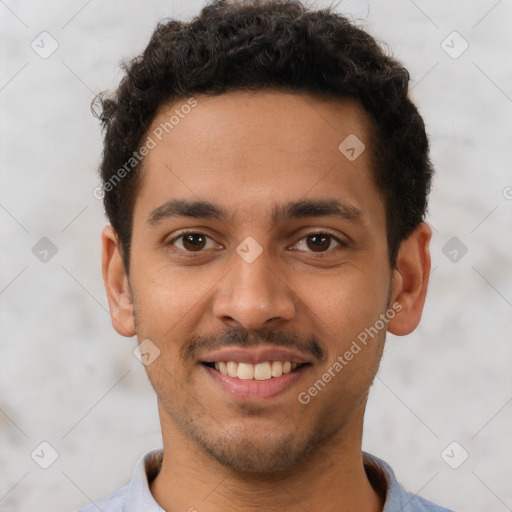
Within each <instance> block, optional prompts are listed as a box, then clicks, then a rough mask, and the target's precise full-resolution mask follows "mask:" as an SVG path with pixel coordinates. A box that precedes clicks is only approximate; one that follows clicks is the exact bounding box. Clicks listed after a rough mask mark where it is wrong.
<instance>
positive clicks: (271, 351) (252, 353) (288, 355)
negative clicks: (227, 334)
mask: <svg viewBox="0 0 512 512" xmlns="http://www.w3.org/2000/svg"><path fill="white" fill-rule="evenodd" d="M221 361H236V362H238V363H251V364H258V363H262V362H265V361H283V362H285V361H291V362H292V363H297V364H304V363H311V362H312V361H311V360H310V359H308V358H306V357H304V356H303V355H302V354H301V353H299V352H293V351H291V350H287V349H284V348H277V347H258V348H252V349H246V348H239V347H232V348H223V349H220V350H215V351H213V352H209V353H207V354H205V355H204V357H203V358H202V360H201V362H203V363H219V362H221Z"/></svg>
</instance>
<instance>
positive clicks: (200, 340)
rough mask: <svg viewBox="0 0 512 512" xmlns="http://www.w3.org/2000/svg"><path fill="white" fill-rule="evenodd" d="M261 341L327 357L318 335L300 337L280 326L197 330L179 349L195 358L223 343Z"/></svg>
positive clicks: (252, 344) (240, 344) (258, 343)
mask: <svg viewBox="0 0 512 512" xmlns="http://www.w3.org/2000/svg"><path fill="white" fill-rule="evenodd" d="M262 345H273V346H276V347H285V348H291V349H296V350H299V351H300V352H302V353H305V354H308V353H309V354H311V355H312V356H313V357H314V358H315V359H317V360H318V361H319V362H322V361H324V360H325V358H326V355H325V350H324V349H323V348H322V343H321V342H320V340H319V338H318V337H317V336H316V335H315V334H312V335H310V336H308V337H306V338H301V337H299V336H298V335H296V334H294V333H288V332H284V331H279V330H270V329H266V328H264V329H258V330H257V331H252V332H249V331H247V330H244V329H237V328H235V327H229V328H228V329H227V330H226V331H223V332H222V333H215V334H194V335H192V336H191V337H190V338H189V339H188V340H187V343H186V344H185V345H184V346H183V347H181V349H180V357H181V358H182V359H185V360H190V361H196V360H197V359H199V356H200V355H201V354H202V353H204V352H206V351H212V350H218V349H220V348H224V347H239V348H255V347H260V346H262Z"/></svg>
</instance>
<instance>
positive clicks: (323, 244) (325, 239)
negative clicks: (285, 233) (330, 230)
mask: <svg viewBox="0 0 512 512" xmlns="http://www.w3.org/2000/svg"><path fill="white" fill-rule="evenodd" d="M310 242H312V243H310ZM307 244H308V247H309V248H310V249H311V250H312V251H314V252H320V251H322V250H325V249H328V248H329V245H331V237H330V236H329V235H324V234H318V235H309V236H308V237H307Z"/></svg>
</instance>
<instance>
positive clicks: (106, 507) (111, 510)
mask: <svg viewBox="0 0 512 512" xmlns="http://www.w3.org/2000/svg"><path fill="white" fill-rule="evenodd" d="M127 491H128V486H127V485H126V486H125V487H122V488H121V489H118V490H117V491H114V492H112V493H110V494H108V495H107V496H104V497H103V498H100V499H99V500H96V501H94V502H92V503H91V504H89V505H86V506H85V507H83V508H81V509H80V510H78V511H77V512H98V510H101V511H102V512H124V504H125V498H126V493H127Z"/></svg>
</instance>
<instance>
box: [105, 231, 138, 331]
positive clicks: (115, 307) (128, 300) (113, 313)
mask: <svg viewBox="0 0 512 512" xmlns="http://www.w3.org/2000/svg"><path fill="white" fill-rule="evenodd" d="M101 241H102V251H103V255H102V273H103V283H104V285H105V290H106V292H107V298H108V304H109V307H110V317H111V319H112V325H113V327H114V329H115V330H116V331H117V332H118V333H119V334H121V335H122V336H126V337H131V336H134V335H135V321H134V314H133V302H132V294H131V290H130V286H129V283H128V277H127V275H126V270H125V267H124V263H123V259H122V257H121V253H120V247H119V240H118V237H117V234H116V232H115V231H114V229H113V228H112V226H110V225H109V226H106V227H105V229H104V230H103V233H102V236H101Z"/></svg>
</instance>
